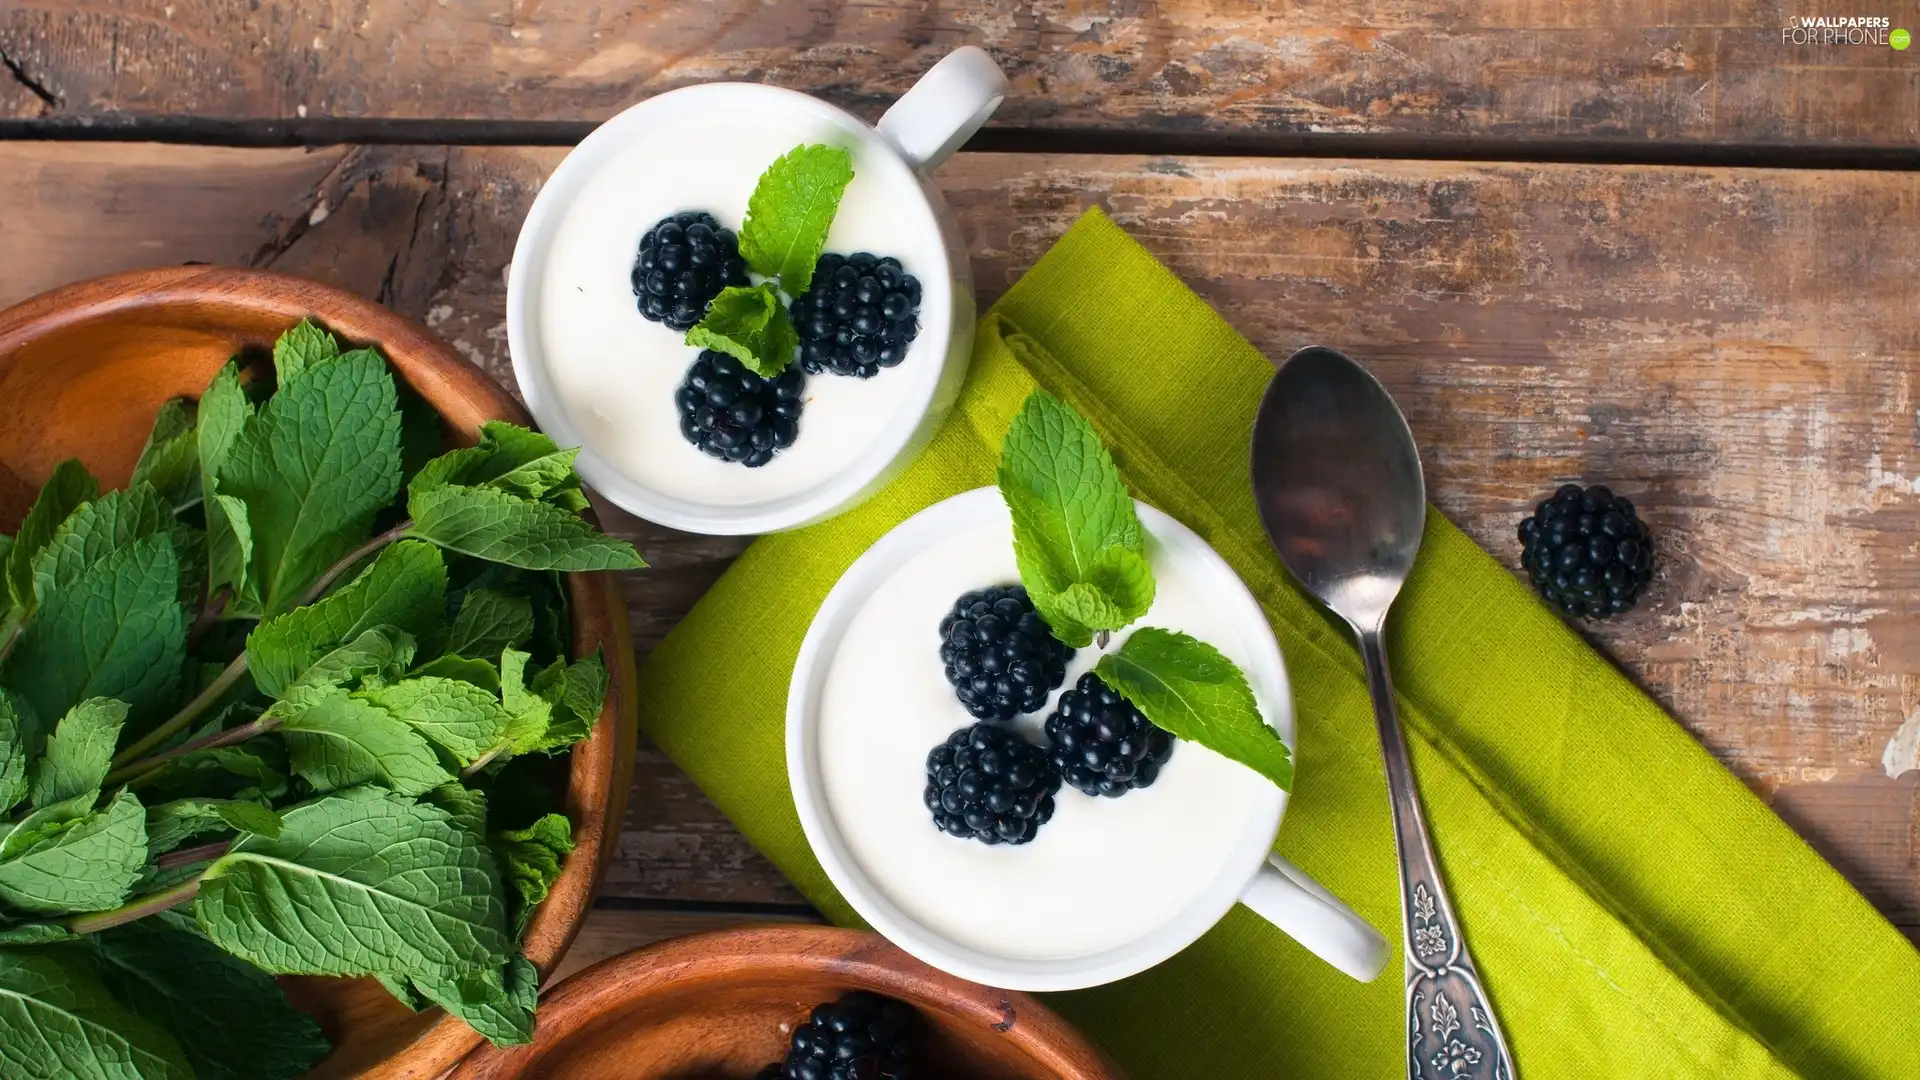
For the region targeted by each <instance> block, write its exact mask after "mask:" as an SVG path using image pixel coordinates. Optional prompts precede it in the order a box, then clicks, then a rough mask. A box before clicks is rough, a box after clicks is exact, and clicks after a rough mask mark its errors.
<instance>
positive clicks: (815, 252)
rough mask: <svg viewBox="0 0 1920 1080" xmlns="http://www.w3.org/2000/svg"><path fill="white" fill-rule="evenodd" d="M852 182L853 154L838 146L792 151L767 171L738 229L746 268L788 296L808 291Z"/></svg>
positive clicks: (797, 148)
mask: <svg viewBox="0 0 1920 1080" xmlns="http://www.w3.org/2000/svg"><path fill="white" fill-rule="evenodd" d="M852 179H853V155H852V154H849V153H848V152H847V151H846V150H844V149H841V148H840V147H837V146H822V145H818V144H816V145H812V146H796V147H794V148H793V149H792V150H789V151H787V152H786V154H784V155H782V156H781V157H780V159H779V160H777V161H775V162H774V163H773V164H772V165H770V166H768V167H767V171H766V172H763V173H761V174H760V181H759V182H758V183H756V184H755V185H754V186H753V195H752V196H751V197H750V198H749V199H748V200H747V220H746V223H745V224H744V225H743V226H742V227H741V229H740V255H741V257H742V258H744V259H746V260H747V265H748V266H751V267H753V270H754V272H755V273H757V274H761V275H764V276H766V277H772V278H779V279H780V287H781V288H782V289H785V290H786V291H787V295H788V296H799V295H800V294H801V293H804V292H806V291H807V285H808V283H809V282H811V281H812V280H813V265H814V263H816V262H818V261H819V259H820V251H821V249H822V248H824V247H826V245H827V231H828V230H829V229H830V228H832V227H833V215H834V213H835V212H836V211H838V210H839V209H840V196H841V194H842V193H844V192H845V191H846V190H847V184H848V182H850V181H851V180H852Z"/></svg>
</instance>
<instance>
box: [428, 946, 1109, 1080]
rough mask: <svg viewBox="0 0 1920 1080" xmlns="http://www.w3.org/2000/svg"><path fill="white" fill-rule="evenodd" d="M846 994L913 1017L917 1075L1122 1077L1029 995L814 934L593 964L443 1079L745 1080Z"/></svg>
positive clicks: (952, 1078) (1002, 1079)
mask: <svg viewBox="0 0 1920 1080" xmlns="http://www.w3.org/2000/svg"><path fill="white" fill-rule="evenodd" d="M849 990H872V991H874V992H876V993H880V994H884V995H886V996H888V997H891V998H896V999H898V1000H900V1001H904V1002H906V1003H907V1004H909V1005H912V1006H913V1007H914V1008H915V1009H917V1010H919V1012H920V1014H921V1016H923V1017H925V1018H926V1021H927V1033H926V1042H925V1045H924V1048H923V1049H924V1051H925V1052H924V1055H923V1062H924V1064H925V1066H926V1068H927V1070H928V1071H927V1072H926V1073H925V1074H924V1075H927V1076H929V1077H933V1078H942V1080H1122V1078H1121V1075H1120V1071H1119V1069H1118V1067H1116V1066H1115V1065H1114V1064H1113V1063H1112V1062H1111V1061H1109V1060H1107V1058H1106V1056H1105V1055H1104V1054H1102V1053H1100V1051H1099V1050H1097V1049H1095V1048H1094V1046H1093V1044H1092V1043H1089V1042H1088V1041H1087V1040H1086V1039H1085V1038H1084V1037H1083V1036H1082V1035H1081V1034H1080V1033H1079V1032H1077V1031H1075V1030H1074V1029H1073V1028H1072V1027H1071V1026H1069V1025H1068V1024H1067V1022H1066V1021H1065V1020H1062V1019H1061V1018H1060V1017H1059V1016H1058V1015H1056V1014H1055V1013H1054V1012H1053V1011H1052V1010H1051V1009H1048V1008H1047V1007H1046V1006H1044V1005H1042V1004H1040V1002H1039V1001H1037V1000H1035V999H1034V998H1031V997H1028V996H1027V995H1025V994H1021V993H1015V992H1013V991H1008V990H994V989H992V988H990V987H985V986H978V985H976V984H974V983H969V982H965V981H963V980H960V979H956V978H954V977H953V976H951V975H946V974H943V973H941V972H939V971H936V970H934V969H933V968H930V967H928V966H926V965H925V964H922V963H920V962H919V961H918V960H915V959H913V958H912V957H910V956H908V955H907V954H906V953H904V952H901V951H900V950H899V949H897V948H894V947H893V946H892V945H889V944H887V942H886V941H885V940H884V939H882V938H881V937H879V936H878V935H876V934H868V933H862V932H859V931H855V930H840V929H834V928H832V927H825V926H798V927H777V928H776V927H768V928H765V929H752V930H728V931H722V932H720V933H713V934H699V935H695V936H693V937H684V938H678V939H676V940H673V941H667V942H663V943H661V944H659V945H655V946H653V947H651V948H647V949H641V950H638V951H635V952H630V953H627V954H625V955H623V956H616V957H614V958H613V959H611V960H603V961H601V962H600V963H598V964H595V965H594V966H592V967H590V968H588V969H586V970H585V971H582V972H580V973H579V974H577V975H575V976H573V977H572V978H570V979H567V980H566V981H565V982H562V983H561V984H560V985H559V986H557V987H555V988H554V989H553V990H551V991H549V992H548V993H547V994H546V995H545V996H543V997H542V998H541V1000H540V1015H539V1020H538V1022H537V1026H536V1028H535V1030H534V1041H533V1043H532V1045H529V1046H519V1047H513V1048H511V1049H504V1050H503V1049H499V1048H497V1047H492V1046H483V1047H480V1048H479V1049H478V1050H475V1051H474V1052H473V1054H472V1056H470V1057H468V1058H467V1060H465V1061H464V1062H462V1063H461V1064H460V1067H459V1068H458V1069H457V1070H455V1071H454V1073H453V1074H452V1076H450V1077H449V1078H448V1080H753V1077H754V1076H755V1075H756V1074H758V1073H759V1071H760V1070H761V1069H762V1068H764V1067H765V1066H766V1065H767V1064H768V1063H769V1062H772V1061H777V1060H779V1058H780V1057H781V1055H782V1054H784V1053H785V1051H786V1046H787V1036H788V1035H789V1034H790V1033H791V1032H792V1031H793V1028H794V1025H796V1024H798V1023H801V1022H803V1021H804V1020H806V1018H807V1013H808V1012H809V1011H810V1010H811V1009H812V1008H813V1006H815V1005H817V1004H819V1003H821V1002H823V1001H831V1000H833V999H835V998H837V997H839V996H840V995H841V994H844V993H846V992H847V991H849Z"/></svg>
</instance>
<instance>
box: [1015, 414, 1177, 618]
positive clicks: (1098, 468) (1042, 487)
mask: <svg viewBox="0 0 1920 1080" xmlns="http://www.w3.org/2000/svg"><path fill="white" fill-rule="evenodd" d="M998 480H999V484H1000V495H1001V497H1002V498H1004V499H1005V500H1006V502H1007V509H1008V510H1009V511H1011V512H1012V514H1013V552H1014V557H1015V558H1016V559H1017V560H1018V562H1019V565H1020V581H1021V584H1023V585H1025V586H1026V587H1027V594H1028V595H1029V596H1031V597H1032V598H1033V605H1034V607H1036V608H1038V609H1039V611H1040V615H1041V617H1042V618H1044V619H1046V620H1047V624H1048V625H1049V626H1051V627H1053V632H1054V636H1055V637H1057V638H1059V639H1060V640H1061V641H1064V642H1066V643H1067V644H1069V645H1072V646H1073V647H1075V648H1081V647H1084V646H1086V645H1087V644H1089V643H1090V642H1092V641H1093V637H1094V634H1095V633H1096V632H1099V631H1112V630H1118V629H1120V628H1121V627H1123V626H1125V625H1127V624H1128V623H1130V622H1132V621H1133V620H1135V619H1137V618H1139V617H1140V616H1142V615H1144V614H1146V612H1147V608H1148V607H1150V606H1152V604H1153V572H1152V570H1151V569H1149V568H1148V566H1147V558H1146V544H1145V540H1144V539H1143V534H1142V532H1141V529H1140V517H1139V515H1138V514H1136V513H1134V509H1133V497H1132V496H1130V495H1128V494H1127V485H1126V483H1125V482H1124V481H1122V480H1121V479H1120V470H1119V469H1117V468H1115V467H1114V464H1113V457H1112V455H1110V454H1108V453H1107V448H1106V447H1105V446H1103V445H1101V443H1100V436H1099V435H1098V434H1096V433H1095V432H1094V430H1093V425H1092V424H1089V423H1087V420H1086V418H1085V417H1083V416H1081V415H1080V414H1079V413H1077V412H1075V411H1074V409H1073V407H1072V406H1070V405H1068V404H1067V403H1066V402H1064V401H1061V400H1060V399H1059V398H1057V397H1054V396H1053V395H1052V394H1049V393H1047V392H1046V391H1044V390H1036V391H1034V392H1033V394H1032V395H1031V396H1029V397H1028V398H1027V403H1026V405H1025V406H1023V407H1022V408H1021V410H1020V414H1019V415H1018V416H1016V417H1014V419H1013V424H1012V426H1010V427H1008V428H1007V436H1006V440H1005V441H1004V442H1003V443H1002V444H1001V446H1000V469H999V474H998Z"/></svg>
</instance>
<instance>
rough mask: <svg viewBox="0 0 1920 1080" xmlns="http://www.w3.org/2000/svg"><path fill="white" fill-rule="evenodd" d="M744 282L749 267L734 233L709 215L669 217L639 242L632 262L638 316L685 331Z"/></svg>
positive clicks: (694, 213) (676, 215)
mask: <svg viewBox="0 0 1920 1080" xmlns="http://www.w3.org/2000/svg"><path fill="white" fill-rule="evenodd" d="M746 283H747V263H746V260H745V259H742V258H741V257H740V242H739V240H738V239H737V238H736V237H735V236H734V235H733V230H731V229H723V228H721V227H720V223H719V222H718V221H715V220H714V219H713V215H712V214H706V213H701V212H699V211H697V210H688V211H685V212H683V213H678V214H669V215H667V216H666V217H663V218H661V219H660V220H659V222H658V223H656V224H655V225H654V227H653V228H651V229H648V230H647V235H645V236H643V237H641V238H640V254H639V256H638V257H636V258H635V259H634V261H633V295H634V296H635V297H636V298H637V299H638V302H639V305H640V314H641V315H644V316H646V317H647V318H649V319H652V320H653V321H654V322H657V323H666V324H667V325H668V326H670V327H672V328H674V329H675V330H689V329H692V328H693V324H694V323H697V322H699V321H700V319H701V318H702V317H703V316H705V315H706V313H707V305H708V304H711V303H713V298H714V297H716V296H719V295H720V290H722V289H724V288H726V287H727V286H729V285H745V284H746Z"/></svg>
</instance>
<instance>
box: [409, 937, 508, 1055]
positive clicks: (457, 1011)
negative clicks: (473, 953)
mask: <svg viewBox="0 0 1920 1080" xmlns="http://www.w3.org/2000/svg"><path fill="white" fill-rule="evenodd" d="M413 989H415V990H417V991H419V993H420V994H421V995H422V996H424V997H425V998H427V999H428V1000H429V1001H432V1002H433V1003H434V1004H436V1005H438V1006H440V1007H441V1008H443V1009H445V1010H447V1011H448V1012H449V1013H452V1014H453V1015H454V1016H457V1017H459V1018H460V1019H462V1020H464V1021H466V1023H467V1026H468V1027H470V1028H472V1029H473V1030H475V1031H477V1032H479V1033H480V1034H482V1035H484V1036H486V1037H487V1041H488V1042H491V1043H492V1044H493V1045H495V1046H524V1045H526V1044H527V1043H530V1042H532V1041H533V1008H534V1002H535V1001H536V999H538V998H539V996H540V972H539V969H537V968H535V967H534V966H533V962H532V961H530V960H528V959H527V958H526V957H524V956H515V957H514V958H513V959H511V960H508V961H507V962H506V964H505V965H504V966H502V967H497V968H487V969H485V970H483V971H474V972H467V973H466V974H462V975H458V976H455V977H453V978H447V979H422V978H415V979H414V980H413Z"/></svg>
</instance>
